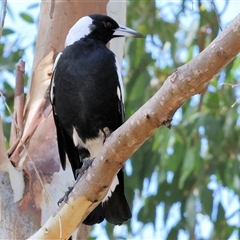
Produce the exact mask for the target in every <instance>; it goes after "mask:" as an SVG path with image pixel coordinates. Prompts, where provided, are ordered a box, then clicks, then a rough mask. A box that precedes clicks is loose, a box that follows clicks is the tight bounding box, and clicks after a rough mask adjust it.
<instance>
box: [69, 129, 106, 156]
mask: <svg viewBox="0 0 240 240" xmlns="http://www.w3.org/2000/svg"><path fill="white" fill-rule="evenodd" d="M107 130H108V131H109V129H107ZM107 130H106V131H107ZM72 138H73V142H74V145H75V146H76V147H77V146H80V147H84V148H86V149H87V150H88V151H89V153H90V157H89V158H90V159H92V158H95V157H96V156H97V155H98V154H99V152H100V151H101V149H102V147H103V144H104V142H105V140H106V139H105V138H106V134H105V135H104V133H103V132H102V131H100V130H99V133H98V136H97V137H96V138H92V139H87V140H86V142H85V143H84V142H83V141H82V139H81V138H80V137H79V136H78V133H77V131H76V129H75V128H74V127H73V136H72Z"/></svg>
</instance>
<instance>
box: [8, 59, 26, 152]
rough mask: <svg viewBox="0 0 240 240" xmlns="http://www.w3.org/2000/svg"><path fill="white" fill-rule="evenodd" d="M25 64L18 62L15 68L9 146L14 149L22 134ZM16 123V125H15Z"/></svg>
mask: <svg viewBox="0 0 240 240" xmlns="http://www.w3.org/2000/svg"><path fill="white" fill-rule="evenodd" d="M24 74H25V62H24V61H22V60H20V61H19V63H18V64H17V66H16V78H15V81H16V87H15V90H14V112H13V115H12V117H13V120H12V125H11V135H10V146H11V150H12V148H15V147H16V142H19V139H20V137H21V136H22V132H23V109H24ZM15 123H16V124H15Z"/></svg>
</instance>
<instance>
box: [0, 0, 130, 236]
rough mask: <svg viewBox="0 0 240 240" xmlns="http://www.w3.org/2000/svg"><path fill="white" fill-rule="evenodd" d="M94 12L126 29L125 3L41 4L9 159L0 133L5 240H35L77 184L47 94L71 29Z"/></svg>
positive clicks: (0, 230) (0, 216)
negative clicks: (64, 162)
mask: <svg viewBox="0 0 240 240" xmlns="http://www.w3.org/2000/svg"><path fill="white" fill-rule="evenodd" d="M116 12H118V14H119V15H118V16H117V15H116ZM91 13H101V14H107V13H108V15H110V16H112V17H113V18H115V19H116V20H117V21H119V22H121V23H123V24H124V22H125V16H126V3H116V2H115V3H113V2H111V1H109V2H108V1H107V0H101V1H71V0H68V1H67V0H61V1H57V0H52V1H42V4H41V11H40V22H39V29H38V38H37V42H36V50H35V57H34V62H33V68H32V77H31V82H30V87H29V92H28V94H27V98H26V103H24V98H23V92H21V91H20V92H19V91H18V92H17V91H16V93H15V104H14V106H15V109H14V117H13V122H12V129H11V141H10V142H11V148H10V149H9V151H8V154H9V155H7V152H6V149H5V147H4V137H3V134H2V131H0V157H1V158H0V179H1V183H0V184H1V185H0V205H1V208H0V226H1V227H0V239H26V238H27V237H29V236H31V235H32V234H33V233H34V232H36V231H37V230H38V229H39V228H40V227H41V226H42V225H43V224H44V223H45V221H46V220H47V219H48V218H49V217H50V216H51V215H52V214H53V213H54V212H56V209H57V208H58V206H57V201H58V200H59V198H60V197H62V196H63V195H64V192H65V191H66V190H67V188H68V187H69V186H72V185H73V183H74V179H73V176H72V171H71V169H70V166H69V165H68V166H67V169H66V171H62V169H61V167H60V162H59V156H58V150H57V145H56V133H55V126H54V123H53V118H52V111H51V106H50V102H49V98H48V93H47V89H48V86H49V83H50V79H51V74H52V66H53V62H54V59H55V56H56V55H57V53H59V52H60V51H61V50H62V49H63V48H64V41H65V37H66V34H67V32H68V30H69V29H70V28H71V26H72V25H73V24H74V23H75V22H76V21H77V20H78V19H79V18H80V17H82V16H84V15H89V14H91ZM121 44H122V47H120V48H119V49H120V51H119V49H118V55H119V56H118V58H121V56H122V53H123V42H121ZM22 67H23V63H19V65H18V68H19V69H18V70H19V71H17V72H18V73H19V75H18V76H17V77H16V80H17V83H16V85H17V86H20V87H16V89H18V90H19V89H22V83H20V82H21V77H22V76H21V74H23V73H24V69H22ZM23 109H24V111H23ZM0 130H2V128H1V129H0ZM8 156H10V157H8ZM10 161H11V163H12V164H11V163H10ZM13 166H14V167H13ZM86 233H87V231H86V229H83V230H82V232H80V233H78V234H79V235H78V236H80V235H81V234H84V236H85V237H86ZM60 235H61V233H59V237H61V236H60ZM81 239H82V237H81Z"/></svg>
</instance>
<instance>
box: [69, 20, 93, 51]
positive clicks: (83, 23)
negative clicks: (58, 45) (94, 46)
mask: <svg viewBox="0 0 240 240" xmlns="http://www.w3.org/2000/svg"><path fill="white" fill-rule="evenodd" d="M92 22H93V20H92V18H90V17H89V16H85V17H82V18H80V19H79V20H78V21H77V22H76V23H75V24H74V25H73V27H72V28H71V29H70V30H69V32H68V34H67V37H66V41H65V47H67V46H69V45H72V44H73V43H75V42H76V41H78V40H79V39H81V38H84V37H85V36H87V35H88V34H89V33H90V32H91V29H90V26H91V25H92Z"/></svg>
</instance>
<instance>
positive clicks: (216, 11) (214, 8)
mask: <svg viewBox="0 0 240 240" xmlns="http://www.w3.org/2000/svg"><path fill="white" fill-rule="evenodd" d="M211 4H212V6H213V10H214V11H215V13H216V17H217V21H218V26H219V28H220V30H221V31H222V27H221V23H220V19H219V14H218V10H217V7H216V4H215V2H214V1H213V0H211Z"/></svg>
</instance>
